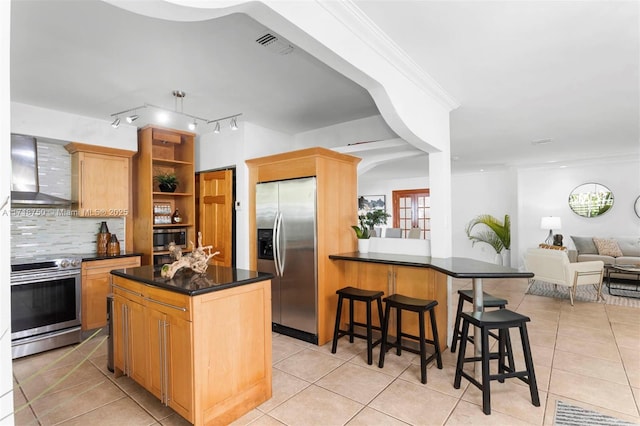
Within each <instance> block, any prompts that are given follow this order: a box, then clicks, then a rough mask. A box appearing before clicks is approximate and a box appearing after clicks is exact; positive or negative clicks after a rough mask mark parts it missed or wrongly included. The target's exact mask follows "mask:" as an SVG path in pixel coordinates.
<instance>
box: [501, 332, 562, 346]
mask: <svg viewBox="0 0 640 426" xmlns="http://www.w3.org/2000/svg"><path fill="white" fill-rule="evenodd" d="M514 332H515V330H513V331H512V333H511V341H512V342H516V341H519V340H520V333H519V332H517V334H515V333H514ZM527 334H528V336H529V345H531V346H541V347H544V348H553V347H555V345H556V335H555V334H554V333H552V332H551V333H549V332H547V331H533V330H531V331H530V330H529V328H528V327H527Z"/></svg>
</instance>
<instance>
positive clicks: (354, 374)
mask: <svg viewBox="0 0 640 426" xmlns="http://www.w3.org/2000/svg"><path fill="white" fill-rule="evenodd" d="M392 381H393V377H390V376H388V375H386V374H383V373H381V372H379V371H375V370H372V369H369V368H364V367H361V366H359V365H356V364H353V363H346V364H343V365H341V366H340V367H338V368H337V369H335V370H333V371H332V372H331V373H329V374H327V375H326V376H324V377H323V378H322V379H320V380H318V381H317V382H316V385H318V386H320V387H323V388H325V389H327V390H330V391H332V392H335V393H337V394H338V395H342V396H344V397H347V398H350V399H353V400H354V401H357V402H359V403H361V404H367V403H369V402H370V401H371V400H372V399H373V398H375V397H376V395H378V394H379V393H380V392H382V390H383V389H384V388H386V387H387V386H389V384H390V383H391V382H392Z"/></svg>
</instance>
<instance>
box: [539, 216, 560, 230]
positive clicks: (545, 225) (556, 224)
mask: <svg viewBox="0 0 640 426" xmlns="http://www.w3.org/2000/svg"><path fill="white" fill-rule="evenodd" d="M561 228H562V221H561V220H560V218H559V217H558V216H545V217H543V218H542V219H541V220H540V229H561Z"/></svg>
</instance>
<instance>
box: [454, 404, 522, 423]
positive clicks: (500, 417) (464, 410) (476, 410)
mask: <svg viewBox="0 0 640 426" xmlns="http://www.w3.org/2000/svg"><path fill="white" fill-rule="evenodd" d="M445 425H446V426H456V425H474V426H476V425H480V426H481V425H487V426H496V425H509V426H525V425H529V426H530V425H531V423H528V422H525V421H522V420H520V419H517V418H515V417H511V416H509V415H507V414H503V413H500V412H498V411H495V410H494V411H493V412H492V413H491V415H490V416H487V415H485V414H484V413H483V412H482V407H481V406H479V405H477V404H473V403H471V402H467V401H460V402H459V403H458V405H456V407H455V408H454V409H453V413H452V414H451V416H450V417H449V418H448V419H447V421H446V423H445Z"/></svg>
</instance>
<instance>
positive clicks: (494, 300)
mask: <svg viewBox="0 0 640 426" xmlns="http://www.w3.org/2000/svg"><path fill="white" fill-rule="evenodd" d="M458 296H459V297H458V311H457V312H456V325H455V326H454V327H453V340H452V342H451V353H455V352H456V346H457V344H458V341H459V340H460V336H461V335H462V329H461V328H460V322H461V318H460V314H462V307H463V305H464V302H469V303H471V304H472V305H473V290H458ZM482 300H483V302H482V303H483V306H484V307H485V308H500V309H504V308H505V306H507V300H506V299H501V298H499V297H495V296H492V295H490V294H489V293H484V292H483V293H482ZM489 334H490V336H492V337H494V338H496V339H497V338H498V336H497V335H495V334H493V333H489ZM469 341H470V342H473V336H469Z"/></svg>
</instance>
